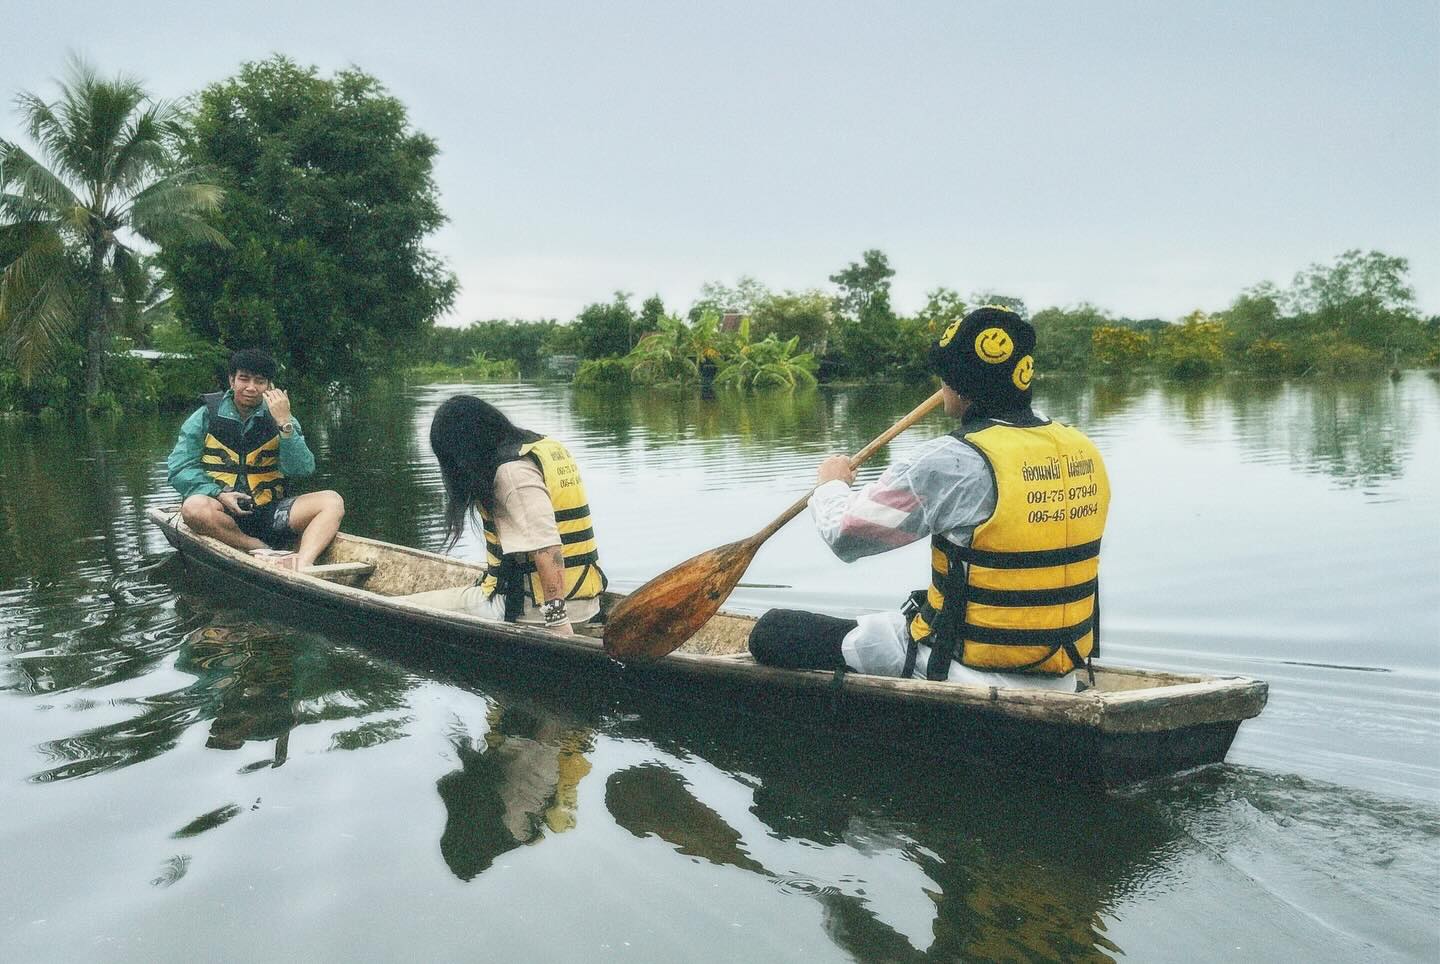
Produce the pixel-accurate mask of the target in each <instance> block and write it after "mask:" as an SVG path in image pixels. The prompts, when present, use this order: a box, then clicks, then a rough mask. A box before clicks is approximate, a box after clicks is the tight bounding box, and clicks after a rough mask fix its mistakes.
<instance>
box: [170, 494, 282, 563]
mask: <svg viewBox="0 0 1440 964" xmlns="http://www.w3.org/2000/svg"><path fill="white" fill-rule="evenodd" d="M180 516H181V518H183V519H184V520H185V524H186V525H187V526H189V527H190V528H191V530H192V531H194V532H197V533H199V534H200V535H202V536H211V537H212V538H215V539H219V540H220V541H221V542H223V543H225V544H226V545H227V546H233V547H234V548H236V549H244V550H245V551H246V552H249V551H250V550H252V549H263V548H265V543H263V542H261V541H260V540H259V539H256V538H254V537H253V536H247V535H246V534H245V533H243V532H241V531H240V527H239V526H237V525H236V524H235V520H234V519H232V518H231V517H230V514H229V513H228V512H226V511H225V508H224V506H222V505H221V504H220V502H219V500H218V499H212V498H210V496H208V495H192V496H190V498H188V499H186V500H185V501H184V502H183V503H181V505H180Z"/></svg>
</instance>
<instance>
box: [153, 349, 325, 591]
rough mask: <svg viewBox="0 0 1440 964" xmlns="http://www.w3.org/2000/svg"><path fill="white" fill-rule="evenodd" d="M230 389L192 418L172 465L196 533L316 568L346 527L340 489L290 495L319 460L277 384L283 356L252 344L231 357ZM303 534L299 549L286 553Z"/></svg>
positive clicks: (172, 475)
mask: <svg viewBox="0 0 1440 964" xmlns="http://www.w3.org/2000/svg"><path fill="white" fill-rule="evenodd" d="M228 371H229V382H230V390H229V391H227V392H223V393H222V392H214V393H212V394H210V395H206V396H205V399H204V400H205V404H204V405H202V406H201V407H200V408H199V409H197V410H196V411H195V413H194V414H192V415H191V416H190V417H189V418H187V419H186V420H185V424H184V425H182V426H181V427H180V437H179V438H178V439H177V440H176V442H175V448H174V449H173V450H172V451H171V452H170V458H169V459H168V460H167V463H166V464H167V465H168V467H169V469H170V484H171V485H172V486H174V487H175V490H176V491H177V492H179V493H180V497H181V499H183V500H184V501H183V502H182V503H181V505H180V514H181V516H182V517H183V518H184V520H185V524H186V525H188V526H189V527H190V528H191V529H192V530H194V531H195V532H197V533H199V534H201V535H206V536H213V537H215V538H216V539H219V540H220V541H221V542H223V543H225V544H226V545H228V546H234V547H235V548H237V549H245V550H247V551H249V552H255V553H257V554H267V555H273V556H275V557H276V562H277V564H279V565H281V566H284V567H286V568H297V569H298V568H304V567H305V566H310V565H314V563H315V560H316V558H318V557H319V555H320V553H322V552H324V551H325V548H326V547H327V546H328V545H330V541H331V540H332V539H334V538H335V533H336V532H337V531H339V529H340V520H341V519H342V518H344V516H345V500H344V499H342V498H341V497H340V494H339V493H338V492H332V491H325V492H310V493H308V494H306V495H301V496H287V493H286V487H287V485H288V482H289V480H290V479H295V478H303V477H304V476H307V475H310V474H311V473H312V472H314V471H315V456H314V455H313V454H311V452H310V448H309V446H307V445H306V444H305V436H303V435H302V434H301V433H300V424H299V422H297V421H296V420H295V418H294V416H292V415H291V414H290V397H289V396H288V395H287V394H286V393H285V391H284V389H280V388H276V387H275V385H274V378H275V360H274V359H273V358H271V357H270V356H269V355H268V354H266V353H265V352H263V351H260V350H258V349H253V348H247V349H242V350H241V351H237V352H236V353H235V354H234V355H232V356H230V364H229V369H228ZM297 538H298V539H299V547H298V549H296V551H294V552H282V551H279V550H283V549H287V548H289V547H290V546H291V545H293V544H294V543H295V540H296V539H297Z"/></svg>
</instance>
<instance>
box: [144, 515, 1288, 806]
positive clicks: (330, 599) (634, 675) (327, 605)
mask: <svg viewBox="0 0 1440 964" xmlns="http://www.w3.org/2000/svg"><path fill="white" fill-rule="evenodd" d="M149 515H150V518H151V520H152V522H154V523H155V524H156V525H157V526H158V527H159V528H160V529H161V531H162V532H164V534H165V537H166V539H167V540H168V541H169V542H170V544H171V545H173V546H174V547H175V548H176V549H177V550H178V551H179V553H180V555H181V556H182V557H183V559H184V560H185V562H186V564H187V566H188V567H190V568H192V569H193V570H194V571H195V572H196V573H197V574H199V575H201V576H203V577H205V578H207V579H213V580H221V581H223V582H225V583H226V584H229V585H231V586H233V587H244V589H245V590H246V592H247V594H253V593H255V592H260V593H264V594H265V595H266V596H267V597H269V598H271V599H275V600H283V601H284V602H285V603H288V604H293V606H294V608H293V609H292V608H291V607H287V606H283V605H282V606H278V607H271V608H270V611H271V612H274V613H276V614H277V615H280V616H286V615H291V614H292V613H293V614H294V615H303V616H304V617H306V621H307V622H308V621H311V620H313V619H315V618H317V617H318V618H319V619H320V620H321V621H323V622H324V623H325V624H326V625H333V624H334V623H335V622H337V621H342V622H344V623H346V624H348V625H349V626H350V627H352V628H354V629H356V630H359V631H360V632H361V633H362V634H363V635H364V636H366V637H369V638H370V639H372V640H374V641H375V642H377V643H379V644H382V645H383V647H384V648H385V649H386V650H387V651H389V652H392V653H396V654H399V655H401V656H402V657H403V655H404V654H406V653H414V654H416V655H423V654H425V653H426V652H428V651H433V649H434V647H436V646H437V645H440V646H445V647H448V648H450V649H452V650H455V651H458V652H459V653H462V654H464V656H465V658H466V659H467V660H473V661H474V662H475V663H477V664H485V663H492V662H495V661H499V662H503V663H504V664H507V666H510V667H514V666H517V665H519V666H523V667H525V668H526V670H525V675H527V676H533V677H534V678H536V679H545V680H553V679H554V678H555V677H556V676H557V675H560V676H563V677H565V678H569V679H571V680H573V681H575V683H577V684H579V685H582V686H584V688H586V689H587V690H588V689H593V688H596V687H603V688H611V689H621V688H623V689H627V690H631V691H636V692H640V693H644V694H647V695H649V696H651V697H655V698H659V699H661V700H665V701H674V700H684V701H694V702H707V703H713V704H717V705H719V706H721V707H724V708H725V709H726V710H729V711H738V712H741V713H749V714H755V715H758V716H761V717H765V718H770V719H775V720H780V721H783V722H784V723H785V724H787V725H789V724H800V725H803V726H805V727H807V728H810V729H811V730H813V731H814V732H815V733H816V734H817V735H819V736H821V737H822V738H825V739H829V738H832V737H833V738H835V739H836V740H838V741H843V742H845V743H849V742H852V741H860V742H863V743H867V744H872V745H878V746H881V747H888V748H893V749H895V750H896V751H897V752H901V751H903V752H904V753H906V754H915V755H919V756H922V757H932V758H934V759H935V760H938V761H944V762H945V763H947V764H953V763H955V762H956V761H964V762H965V763H974V764H979V765H985V766H995V767H1003V768H1005V769H1007V770H1013V771H1018V772H1020V773H1023V774H1026V775H1029V776H1035V777H1043V778H1046V779H1051V780H1056V781H1059V782H1062V783H1066V784H1072V785H1081V786H1085V787H1090V788H1096V789H1110V788H1116V787H1121V786H1125V785H1128V784H1131V783H1134V782H1136V781H1139V780H1143V779H1146V778H1151V777H1156V776H1162V775H1166V774H1171V773H1175V772H1178V771H1183V770H1188V769H1192V768H1195V767H1200V766H1205V765H1208V764H1215V763H1220V762H1222V761H1223V760H1224V759H1225V755H1226V753H1227V752H1228V750H1229V748H1230V744H1231V741H1232V740H1233V739H1234V737H1235V734H1236V731H1237V729H1238V727H1239V725H1240V723H1241V722H1242V721H1243V720H1245V719H1248V718H1250V717H1253V716H1255V715H1257V714H1258V713H1259V712H1260V710H1261V709H1262V708H1263V707H1264V704H1265V701H1266V698H1267V693H1268V689H1267V687H1266V684H1265V683H1263V682H1261V681H1258V680H1246V679H1238V678H1234V679H1231V678H1226V679H1221V678H1211V677H1197V676H1178V675H1175V674H1165V673H1156V672H1153V671H1145V670H1137V669H1129V668H1124V667H1111V666H1106V667H1101V668H1100V670H1099V675H1100V678H1101V679H1102V680H1108V681H1109V683H1108V684H1107V685H1113V686H1114V687H1116V688H1115V689H1113V690H1109V691H1098V690H1097V691H1091V692H1088V693H1080V694H1058V693H1053V692H1051V691H1039V690H1035V691H1015V690H996V689H994V688H990V687H975V686H958V685H955V684H948V683H932V682H929V681H923V680H900V679H890V678H884V677H872V676H862V675H860V674H848V673H847V674H843V675H841V676H839V677H837V676H836V675H835V674H833V673H828V672H811V671H796V670H787V669H779V668H776V667H769V666H762V665H759V664H757V663H755V662H754V661H753V660H752V659H750V658H749V656H748V655H747V654H745V653H744V652H743V650H741V651H738V652H731V653H727V654H723V655H717V654H715V653H705V652H686V651H684V650H682V651H679V652H676V653H674V654H672V655H671V656H669V657H667V658H665V659H663V660H659V661H656V662H654V663H650V664H648V665H635V666H622V665H621V664H619V663H616V662H615V661H613V660H611V659H610V658H609V657H607V656H606V655H605V653H604V650H603V649H602V648H601V646H600V643H599V640H597V639H593V638H589V637H586V636H583V635H576V636H560V635H558V634H554V633H550V632H547V631H545V630H543V629H539V628H532V627H526V626H517V625H514V624H505V623H493V622H483V621H480V620H478V619H475V618H473V617H469V616H466V615H462V614H458V613H449V612H443V611H439V610H433V609H427V608H423V607H418V606H414V605H408V604H406V603H404V602H403V601H400V600H397V599H395V598H393V597H391V596H386V595H380V594H377V593H375V592H369V591H366V590H365V589H361V588H358V587H355V586H347V585H343V584H337V583H336V582H332V581H327V580H322V579H318V578H313V577H310V576H305V575H300V574H295V573H290V572H286V571H283V570H279V569H277V568H275V567H273V566H268V565H265V564H264V563H261V562H257V561H256V560H253V559H251V558H250V557H248V556H246V555H245V554H244V553H241V552H238V551H237V550H234V549H229V548H227V547H225V546H223V545H221V544H220V543H218V542H215V541H214V540H211V539H205V538H201V537H198V536H196V535H194V534H193V533H190V532H189V531H188V530H187V529H185V527H184V526H183V525H180V524H179V523H178V520H177V519H176V517H175V516H174V515H173V514H169V513H166V512H163V511H161V510H155V509H152V510H150V512H149ZM342 538H343V539H344V540H345V543H344V545H343V546H338V545H337V549H343V553H340V552H337V554H343V555H344V556H346V557H347V558H360V559H365V558H373V559H374V560H375V562H376V564H377V565H384V564H386V560H387V559H389V558H390V557H391V554H393V553H400V554H403V556H404V557H405V558H406V559H416V560H419V561H420V562H422V563H423V564H424V565H427V566H443V567H447V568H449V569H451V570H453V573H454V576H455V577H457V578H458V577H461V576H465V575H473V573H474V572H475V567H473V566H471V565H469V564H466V563H461V562H458V561H455V560H447V559H445V558H444V557H441V556H436V555H434V554H431V553H425V552H421V551H419V550H413V549H408V548H404V547H395V546H389V545H387V544H385V543H378V542H375V541H373V540H366V539H359V538H357V537H353V536H344V537H342ZM717 619H729V620H732V621H734V623H735V624H736V626H735V628H734V630H732V634H733V632H736V631H738V632H742V633H743V631H744V628H745V626H746V625H748V620H746V619H745V618H743V617H734V616H723V615H722V616H721V617H717ZM740 643H741V644H742V645H743V637H742V638H741V640H740Z"/></svg>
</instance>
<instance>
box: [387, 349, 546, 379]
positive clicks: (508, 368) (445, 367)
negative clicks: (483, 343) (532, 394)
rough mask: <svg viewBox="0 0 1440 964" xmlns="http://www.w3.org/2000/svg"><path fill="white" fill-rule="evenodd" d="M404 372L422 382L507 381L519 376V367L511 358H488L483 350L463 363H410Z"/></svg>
mask: <svg viewBox="0 0 1440 964" xmlns="http://www.w3.org/2000/svg"><path fill="white" fill-rule="evenodd" d="M406 374H407V375H408V376H409V377H410V378H413V379H416V380H418V381H422V382H439V381H457V382H459V381H463V382H507V381H514V380H515V379H517V378H519V377H520V369H519V367H518V366H517V365H516V364H515V362H514V360H512V359H509V358H490V357H489V356H487V355H486V354H485V353H484V352H476V353H475V354H473V355H471V356H470V358H468V359H466V360H465V362H464V363H463V364H459V365H454V364H450V363H448V362H425V363H424V364H420V365H412V366H411V367H410V368H409V369H408V370H407V371H406Z"/></svg>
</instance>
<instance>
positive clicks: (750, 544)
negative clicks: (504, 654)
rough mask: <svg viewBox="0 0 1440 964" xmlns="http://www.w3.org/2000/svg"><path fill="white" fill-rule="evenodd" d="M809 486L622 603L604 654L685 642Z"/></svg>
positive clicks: (621, 655)
mask: <svg viewBox="0 0 1440 964" xmlns="http://www.w3.org/2000/svg"><path fill="white" fill-rule="evenodd" d="M942 398H943V395H942V394H941V393H940V392H936V393H935V394H934V395H931V396H930V397H929V398H927V399H926V400H925V401H923V402H921V403H920V404H919V405H917V406H916V407H915V410H914V411H912V412H911V413H910V414H909V415H906V416H905V417H904V418H902V419H901V420H900V421H898V422H896V423H895V424H894V425H892V426H890V427H889V428H888V429H886V430H885V431H884V432H883V433H882V434H881V435H880V436H879V437H878V438H876V439H875V440H874V441H872V442H871V443H870V444H869V445H867V446H865V447H864V448H863V449H861V450H860V451H859V452H857V453H855V455H854V456H853V457H852V458H851V459H850V468H851V469H857V468H859V467H860V466H861V465H863V464H864V463H865V462H866V461H868V460H869V458H870V456H872V455H874V454H875V453H876V452H878V451H879V450H880V449H881V448H883V447H884V446H885V445H886V444H887V443H889V441H890V440H891V439H893V438H894V437H895V436H897V435H899V434H900V433H901V432H903V431H905V430H906V429H907V428H909V427H910V426H912V425H914V424H915V423H916V422H918V421H920V419H922V418H924V417H925V416H926V415H927V414H929V413H930V411H931V410H932V409H934V408H935V407H936V406H937V405H939V404H940V402H941V400H942ZM814 491H815V490H814V489H813V488H812V489H811V490H810V491H809V492H806V493H805V494H804V495H803V496H801V497H800V499H799V501H797V502H796V503H795V504H794V505H792V506H790V508H788V509H786V510H785V511H784V512H782V513H780V516H779V517H778V518H777V519H776V520H775V521H774V522H772V523H770V524H769V525H768V526H766V527H765V528H763V529H761V530H760V531H759V532H757V533H755V534H754V535H753V536H751V537H750V538H748V539H742V540H740V541H739V542H732V543H730V544H729V545H724V546H721V547H720V548H718V549H711V550H710V551H709V552H704V553H701V554H700V555H698V556H695V557H694V558H693V559H688V560H686V561H685V562H682V563H680V564H679V565H678V566H675V567H674V568H671V569H667V570H666V571H665V572H663V573H661V574H660V575H658V576H656V577H655V578H654V579H651V580H650V581H649V582H647V583H646V584H645V585H643V586H641V587H640V588H639V589H637V590H635V591H634V592H632V593H631V594H630V595H628V596H626V597H625V598H624V599H622V600H621V601H620V604H619V605H617V606H616V607H615V608H614V609H613V610H611V611H610V614H609V616H608V618H607V619H606V622H605V637H604V641H605V652H607V653H609V654H610V655H611V656H613V657H615V658H616V659H619V660H625V661H629V662H645V661H648V660H654V659H660V658H661V657H662V656H666V655H668V654H669V653H671V652H673V651H674V650H675V649H677V648H679V647H680V646H681V645H682V644H683V643H684V642H685V640H687V639H689V638H690V637H691V636H694V635H695V634H696V633H697V632H699V630H700V627H701V626H704V625H705V624H706V623H707V622H709V621H710V617H711V616H714V615H715V613H716V612H717V611H718V610H719V609H720V606H721V604H722V603H724V602H725V599H726V597H727V596H729V595H730V591H731V590H733V589H734V588H735V584H736V583H737V582H739V581H740V577H741V576H743V575H744V574H745V570H746V569H747V568H748V567H749V566H750V560H752V559H754V558H755V553H756V551H757V550H759V548H760V546H761V545H762V544H763V543H764V542H765V540H766V539H769V538H770V537H771V536H773V535H774V534H775V533H776V532H778V531H780V528H781V527H782V526H784V525H785V523H787V522H789V521H790V520H791V519H793V518H795V517H796V516H797V515H799V514H800V513H801V512H802V511H804V509H805V506H806V505H807V504H808V503H809V501H810V496H811V494H812V493H813V492H814Z"/></svg>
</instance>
